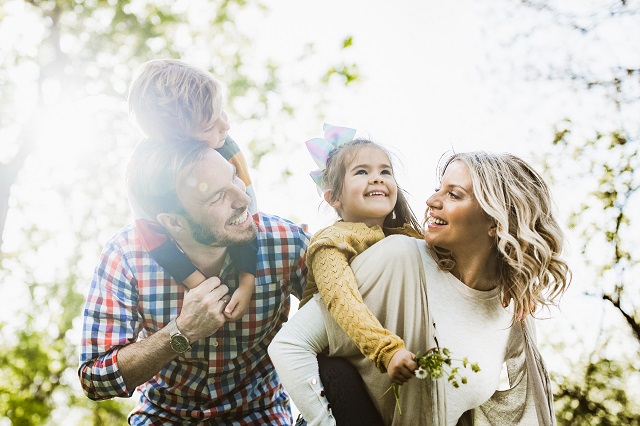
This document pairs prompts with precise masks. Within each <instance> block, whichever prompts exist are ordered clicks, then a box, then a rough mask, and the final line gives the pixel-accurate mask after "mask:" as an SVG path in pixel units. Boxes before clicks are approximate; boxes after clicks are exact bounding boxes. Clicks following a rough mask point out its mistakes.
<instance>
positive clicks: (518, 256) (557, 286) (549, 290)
mask: <svg viewBox="0 0 640 426" xmlns="http://www.w3.org/2000/svg"><path fill="white" fill-rule="evenodd" d="M454 161H461V162H463V163H464V164H465V165H466V166H467V167H468V169H469V172H470V174H471V181H472V183H473V193H474V195H475V197H476V199H477V200H478V203H479V204H480V207H481V208H482V210H483V211H484V213H485V214H486V215H487V216H489V217H490V218H491V219H492V220H493V221H494V223H495V225H496V235H495V246H496V249H497V252H498V253H497V254H498V286H499V288H500V293H501V296H502V303H503V304H504V305H505V306H507V305H508V304H509V303H510V302H511V301H513V304H514V320H516V321H517V320H523V319H524V318H525V317H526V316H527V315H532V314H534V313H535V311H536V309H537V308H538V307H539V306H543V305H550V304H553V303H554V301H555V300H556V299H557V298H559V297H560V296H562V294H563V293H564V292H565V291H566V289H567V288H568V286H569V284H570V282H571V271H570V270H569V267H568V265H567V263H566V262H565V261H564V260H563V259H562V258H561V257H560V255H561V252H562V245H563V242H564V235H563V233H562V230H561V229H560V226H559V225H558V222H557V221H556V219H555V217H554V215H553V211H552V210H553V205H552V204H553V202H552V199H551V193H550V191H549V188H548V186H547V184H546V183H545V181H544V179H543V178H542V177H541V176H540V175H539V174H538V173H537V172H536V171H535V170H534V169H533V168H532V167H531V166H530V165H529V164H527V163H526V162H525V161H524V160H522V159H520V158H518V157H516V156H514V155H511V154H506V153H505V154H493V153H487V152H482V151H477V152H468V153H456V154H453V155H451V156H450V157H447V158H445V159H444V160H443V161H442V162H441V166H440V167H439V173H438V174H439V178H440V179H442V176H443V175H444V172H445V170H446V169H447V166H448V165H449V164H451V163H452V162H454ZM436 251H437V254H438V257H439V259H440V261H439V262H438V265H439V266H440V268H441V269H444V270H447V271H450V270H452V269H453V268H454V267H455V259H454V258H453V257H452V255H451V253H450V252H447V251H445V250H442V249H437V250H436Z"/></svg>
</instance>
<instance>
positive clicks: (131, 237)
mask: <svg viewBox="0 0 640 426" xmlns="http://www.w3.org/2000/svg"><path fill="white" fill-rule="evenodd" d="M142 250H144V248H143V246H142V243H141V241H140V237H139V235H138V233H137V231H136V226H135V224H133V223H131V224H129V225H127V226H124V227H122V228H120V229H119V230H118V231H116V233H115V234H113V235H112V236H111V238H109V239H108V240H107V241H106V242H105V244H104V248H103V251H105V252H108V251H119V252H121V253H122V254H123V255H127V256H129V255H133V254H134V253H140V252H141V251H142Z"/></svg>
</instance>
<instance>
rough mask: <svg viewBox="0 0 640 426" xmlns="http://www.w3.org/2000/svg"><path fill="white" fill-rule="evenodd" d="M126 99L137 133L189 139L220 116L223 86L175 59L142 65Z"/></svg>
mask: <svg viewBox="0 0 640 426" xmlns="http://www.w3.org/2000/svg"><path fill="white" fill-rule="evenodd" d="M127 98H128V100H129V114H130V115H131V117H132V118H133V119H134V120H135V122H136V123H137V125H138V127H140V130H142V132H143V133H144V134H145V136H147V137H149V138H153V139H157V140H171V139H182V138H186V137H192V136H194V135H195V134H196V133H198V132H199V131H202V130H204V129H203V126H204V125H206V124H207V123H209V122H210V121H211V119H212V118H215V117H218V116H219V115H220V114H221V113H222V85H221V84H220V83H219V82H218V81H217V80H216V79H215V78H214V77H213V76H212V75H211V74H210V73H208V72H205V71H203V70H201V69H199V68H196V67H194V66H191V65H189V64H186V63H184V62H182V61H179V60H177V59H154V60H151V61H148V62H145V63H144V64H143V65H142V66H141V67H140V69H139V70H138V72H137V73H136V76H135V77H134V79H133V81H132V82H131V87H130V88H129V94H128V97H127Z"/></svg>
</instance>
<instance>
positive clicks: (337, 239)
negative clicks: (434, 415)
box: [300, 221, 422, 372]
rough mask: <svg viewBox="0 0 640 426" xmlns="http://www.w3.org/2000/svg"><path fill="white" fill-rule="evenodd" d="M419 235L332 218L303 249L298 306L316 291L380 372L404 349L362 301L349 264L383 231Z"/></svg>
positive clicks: (407, 227)
mask: <svg viewBox="0 0 640 426" xmlns="http://www.w3.org/2000/svg"><path fill="white" fill-rule="evenodd" d="M390 234H403V235H409V236H412V237H415V238H422V235H421V234H419V233H417V232H416V231H414V230H413V229H412V228H411V227H409V226H408V225H405V226H403V227H402V228H385V229H384V230H383V229H382V228H380V227H379V226H371V227H370V226H368V225H366V224H365V223H362V222H342V221H339V222H336V223H335V224H333V225H332V226H329V227H327V228H324V229H321V230H320V231H318V232H317V233H316V234H315V235H314V236H313V237H312V238H311V242H310V243H309V247H308V248H307V267H308V269H309V272H308V274H307V286H306V288H305V290H304V293H303V294H302V300H301V301H300V307H302V306H303V305H304V304H305V303H307V302H308V301H309V300H310V299H311V298H312V297H313V295H314V294H315V293H320V296H321V297H322V301H323V302H324V304H325V305H326V306H327V309H328V310H329V312H330V313H331V316H332V317H333V318H334V319H335V320H336V322H337V323H338V324H339V325H340V327H342V329H343V330H344V331H345V333H346V334H347V335H348V336H349V338H351V340H353V342H354V343H355V344H356V345H357V346H358V348H359V349H360V352H362V354H363V355H364V356H365V357H367V359H369V360H370V361H372V362H374V363H375V365H376V367H377V368H378V369H379V370H380V371H382V372H384V371H386V369H387V365H388V364H389V361H390V360H391V358H392V357H393V355H394V354H395V353H396V352H397V351H398V350H400V349H403V348H404V347H405V345H404V342H403V340H402V339H401V338H400V337H398V336H396V335H395V334H393V333H390V332H389V331H388V330H386V329H385V328H384V327H383V326H382V325H381V324H380V321H378V319H377V318H376V317H375V316H373V314H372V313H371V311H369V309H368V308H367V307H366V305H365V304H364V302H363V301H362V296H361V295H360V292H359V291H358V283H357V281H356V278H355V276H354V275H353V271H352V270H351V268H350V266H349V264H350V263H351V261H353V259H354V258H355V257H356V256H357V255H358V254H360V253H362V252H363V251H365V250H366V249H368V248H369V247H371V246H372V245H374V244H375V243H377V242H378V241H380V240H382V239H383V238H384V237H385V235H390Z"/></svg>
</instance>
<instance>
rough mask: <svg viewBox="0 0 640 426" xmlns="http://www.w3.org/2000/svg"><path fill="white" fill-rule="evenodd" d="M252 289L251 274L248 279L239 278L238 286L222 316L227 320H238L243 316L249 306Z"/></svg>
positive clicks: (253, 285)
mask: <svg viewBox="0 0 640 426" xmlns="http://www.w3.org/2000/svg"><path fill="white" fill-rule="evenodd" d="M247 275H248V274H247ZM254 289H255V284H254V282H253V276H251V279H250V280H248V279H244V280H243V279H242V278H241V280H240V286H239V287H238V288H237V289H236V291H234V292H233V294H232V295H231V300H230V301H229V303H228V304H227V306H226V308H225V309H224V316H225V317H226V318H227V320H228V321H238V320H239V319H240V318H242V317H243V316H244V314H245V312H247V308H248V307H249V302H250V301H251V296H253V291H254Z"/></svg>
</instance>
